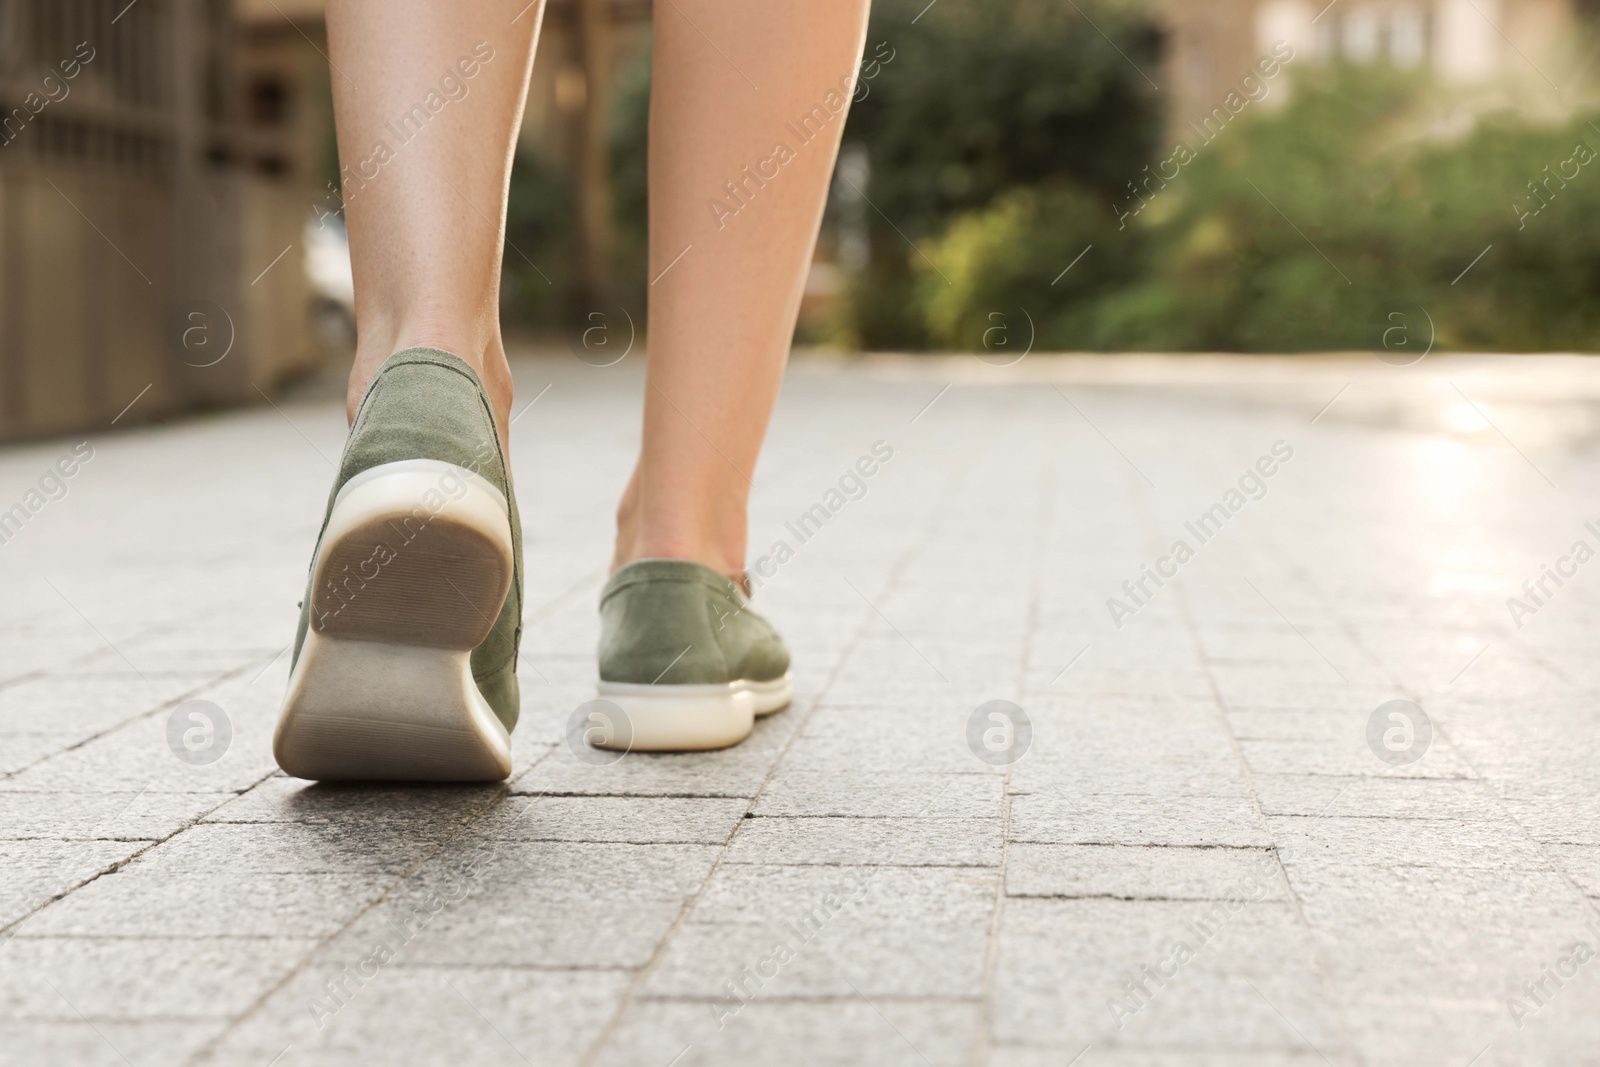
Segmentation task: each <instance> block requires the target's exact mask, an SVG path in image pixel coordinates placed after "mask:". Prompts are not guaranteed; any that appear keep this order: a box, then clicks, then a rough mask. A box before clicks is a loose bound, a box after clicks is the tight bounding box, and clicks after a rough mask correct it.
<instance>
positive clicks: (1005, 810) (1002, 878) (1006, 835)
mask: <svg viewBox="0 0 1600 1067" xmlns="http://www.w3.org/2000/svg"><path fill="white" fill-rule="evenodd" d="M1084 251H1085V252H1087V251H1088V249H1084ZM1080 258H1081V256H1080ZM1073 262H1077V261H1076V260H1074V261H1073ZM1062 273H1065V271H1063V272H1062ZM1069 403H1070V401H1069ZM1051 436H1052V437H1058V436H1059V431H1058V432H1057V433H1055V434H1052V435H1051ZM1053 454H1054V453H1050V455H1052V456H1053ZM1039 481H1040V483H1041V485H1040V492H1039V496H1038V499H1039V500H1040V501H1041V503H1040V505H1039V514H1038V518H1037V520H1036V523H1037V526H1038V529H1037V532H1036V535H1035V543H1034V548H1033V554H1032V555H1033V558H1032V560H1031V562H1030V566H1029V572H1030V574H1031V576H1032V581H1030V582H1029V583H1028V599H1027V603H1026V605H1025V607H1024V609H1023V625H1022V655H1021V656H1019V657H1018V660H1017V674H1016V681H1015V687H1014V692H1016V694H1017V696H1018V698H1019V699H1025V698H1024V696H1023V693H1024V690H1025V689H1026V687H1027V684H1028V665H1029V664H1030V663H1032V662H1033V654H1034V650H1035V648H1036V647H1037V642H1038V635H1039V616H1040V612H1041V610H1042V605H1041V601H1042V599H1043V598H1042V596H1041V588H1042V586H1043V584H1044V583H1043V582H1042V581H1041V579H1042V577H1043V575H1044V571H1045V564H1046V562H1047V561H1048V559H1049V553H1050V545H1051V534H1052V533H1054V532H1055V524H1056V464H1055V460H1054V459H1053V458H1049V459H1046V460H1045V461H1044V463H1043V465H1042V467H1041V468H1040V471H1039ZM1087 651H1089V646H1088V645H1084V646H1083V652H1079V653H1078V655H1077V656H1074V657H1073V658H1072V663H1076V662H1078V659H1079V658H1080V657H1082V655H1083V653H1084V652H1087ZM1072 663H1069V664H1067V666H1066V667H1064V668H1062V670H1061V674H1065V673H1066V672H1067V670H1068V669H1069V668H1071V666H1072ZM1061 674H1058V675H1056V678H1057V679H1059V678H1060V677H1061ZM1050 684H1051V685H1054V684H1055V682H1051V683H1050ZM1027 755H1028V754H1027V752H1026V751H1024V752H1023V754H1022V755H1021V756H1020V757H1018V759H1026V758H1027ZM1015 766H1016V761H1015V760H1014V761H1012V762H1010V763H1007V764H1006V767H1005V773H1004V774H1003V775H1002V776H1001V780H1000V825H999V827H998V828H997V829H998V830H999V831H1000V863H999V867H998V869H997V870H996V872H995V887H994V902H993V903H992V904H991V905H990V912H989V927H988V930H987V931H986V933H985V937H984V951H983V1000H982V1002H981V1004H982V1007H981V1009H980V1018H981V1019H982V1025H980V1026H979V1027H978V1028H977V1030H978V1032H977V1033H976V1034H975V1035H974V1047H973V1061H974V1063H977V1064H983V1063H986V1062H988V1058H989V1035H990V1034H992V1033H993V1032H994V987H995V975H996V972H997V971H998V970H999V967H1000V928H1001V924H1002V922H1003V921H1004V918H1005V908H1006V899H1007V897H1008V896H1009V895H1010V893H1009V888H1008V887H1007V885H1006V879H1007V877H1008V875H1009V873H1010V870H1011V867H1010V860H1011V843H1012V842H1011V801H1012V793H1011V773H1012V770H1013V768H1014V767H1015ZM918 1054H919V1055H920V1054H921V1050H920V1049H919V1050H918ZM923 1058H924V1059H926V1058H927V1057H923Z"/></svg>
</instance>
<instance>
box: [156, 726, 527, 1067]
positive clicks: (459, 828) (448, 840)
mask: <svg viewBox="0 0 1600 1067" xmlns="http://www.w3.org/2000/svg"><path fill="white" fill-rule="evenodd" d="M555 748H556V746H554V745H552V746H550V747H549V748H548V749H546V750H545V751H544V752H543V753H541V754H540V755H539V757H538V758H537V759H535V760H534V761H533V762H532V763H530V764H528V766H527V767H525V768H523V770H522V771H521V772H520V773H519V774H517V775H516V777H515V778H514V779H512V780H511V781H508V782H506V783H504V787H503V788H501V789H499V790H497V791H496V792H495V793H494V794H493V795H491V796H490V797H489V798H488V799H487V800H485V801H484V802H483V803H482V804H481V805H479V806H478V807H477V809H476V810H475V811H473V813H472V815H471V816H470V817H468V818H466V819H463V820H461V821H460V822H458V823H456V824H454V825H453V826H451V827H449V829H448V831H447V832H446V833H445V834H444V835H443V836H442V837H441V838H439V839H438V840H437V841H435V842H434V845H433V848H432V849H430V850H429V851H428V852H427V853H425V854H424V855H422V856H421V857H419V858H418V859H417V860H416V861H414V862H413V863H411V864H410V865H409V866H407V867H406V869H405V870H404V871H403V872H402V873H401V874H400V876H399V877H398V878H396V879H394V880H393V881H392V882H390V883H389V884H388V885H387V886H386V887H384V889H383V890H382V892H380V893H378V895H377V896H375V897H373V898H372V899H371V900H369V901H367V903H366V905H365V906H363V907H362V908H361V909H360V910H358V911H357V912H356V913H355V914H354V915H351V916H350V918H349V919H347V920H346V921H345V922H344V923H343V924H341V925H340V926H339V927H338V928H337V929H335V930H333V931H331V932H330V933H328V934H327V935H326V936H325V937H323V938H321V939H318V940H317V943H316V944H315V945H314V946H312V947H311V948H310V949H308V950H307V951H306V953H305V955H303V956H301V957H300V959H299V961H298V962H297V963H296V964H295V965H294V966H293V967H290V968H288V969H287V970H285V972H284V973H283V974H282V975H281V976H280V977H279V978H278V980H277V981H276V982H273V983H271V984H270V985H268V986H267V988H266V989H264V990H263V991H262V992H261V993H260V994H258V995H257V996H256V998H255V999H254V1000H252V1001H251V1002H250V1004H249V1005H247V1006H246V1007H245V1008H244V1010H243V1011H241V1012H239V1014H238V1015H236V1016H234V1017H233V1018H232V1019H230V1020H229V1021H228V1024H227V1025H226V1026H224V1027H223V1028H222V1029H220V1030H218V1031H217V1032H216V1033H215V1034H213V1035H212V1036H211V1038H210V1040H208V1041H207V1042H206V1043H205V1044H203V1045H201V1046H200V1047H199V1048H198V1049H197V1050H195V1052H194V1053H192V1054H191V1055H190V1056H189V1058H188V1059H187V1060H185V1061H184V1064H185V1067H199V1065H200V1064H203V1063H204V1062H205V1060H206V1058H207V1057H209V1056H210V1055H211V1054H212V1052H213V1051H215V1050H216V1049H217V1047H218V1046H220V1045H221V1043H222V1042H223V1041H224V1040H226V1039H227V1038H228V1037H229V1036H230V1035H231V1034H232V1033H233V1032H234V1031H235V1030H237V1029H238V1028H239V1027H240V1026H241V1025H243V1024H244V1023H245V1022H247V1021H248V1020H249V1019H250V1018H251V1017H252V1016H253V1015H254V1014H255V1013H256V1012H258V1011H260V1010H261V1009H262V1008H263V1007H264V1006H265V1005H266V1004H267V1003H268V1001H270V1000H271V999H272V998H273V997H274V996H276V995H277V993H278V991H279V990H282V989H285V988H287V987H288V985H289V983H290V982H292V981H294V979H295V978H296V977H297V976H299V975H300V974H301V972H303V971H304V970H305V969H306V968H307V967H308V966H309V965H310V964H311V962H312V960H314V959H316V958H317V957H318V956H319V955H321V954H322V953H323V952H324V951H326V950H327V949H328V948H329V947H330V946H331V945H332V944H333V943H334V942H335V941H337V940H338V939H339V938H340V937H342V936H343V935H344V933H345V932H346V931H348V930H350V929H351V928H352V927H354V926H355V924H356V923H358V922H360V921H361V919H362V918H363V917H365V916H366V915H367V914H368V913H370V912H371V911H372V910H373V909H374V908H376V907H377V906H378V905H380V904H382V903H383V902H384V901H385V900H387V899H389V896H390V895H391V894H392V893H394V892H395V890H397V889H399V888H400V887H401V886H402V885H405V884H406V883H407V882H408V881H410V879H411V876H412V875H414V874H416V873H417V872H418V871H420V870H421V869H422V868H423V867H425V866H426V865H427V864H428V863H429V861H431V860H432V859H433V858H434V857H435V856H437V855H439V854H440V853H441V852H443V851H444V850H445V849H446V848H448V847H449V846H450V845H451V844H452V843H453V842H455V841H456V840H458V839H459V838H461V837H462V836H463V835H464V834H466V833H467V831H468V830H470V829H471V828H472V827H473V826H475V825H477V823H478V821H479V820H481V819H482V818H483V817H484V816H485V815H487V814H488V813H489V812H490V811H492V810H494V809H495V808H497V807H498V806H499V805H500V804H502V803H503V802H504V801H505V798H506V797H507V796H509V795H510V788H511V786H512V785H514V784H515V782H516V781H518V780H520V779H522V778H524V777H526V776H527V775H529V774H531V773H533V771H534V770H535V769H536V768H537V767H538V766H539V765H540V764H542V763H543V762H544V761H545V760H546V759H549V758H550V754H551V753H552V752H554V751H555ZM268 777H269V778H270V777H276V774H274V775H269V776H268ZM256 784H257V785H258V786H259V785H260V783H259V782H258V783H256ZM252 788H254V787H252ZM530 809H531V805H530Z"/></svg>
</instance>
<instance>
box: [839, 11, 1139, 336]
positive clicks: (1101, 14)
mask: <svg viewBox="0 0 1600 1067" xmlns="http://www.w3.org/2000/svg"><path fill="white" fill-rule="evenodd" d="M1091 20H1092V22H1091ZM1102 33H1104V34H1105V36H1101V34H1102ZM1108 38H1109V40H1108ZM867 42H868V45H867V47H868V51H869V53H874V54H876V53H878V52H879V51H880V50H881V45H880V42H881V43H882V45H887V47H888V48H890V49H892V50H893V57H894V58H893V59H892V60H891V61H890V62H888V63H884V64H883V65H882V68H881V70H880V71H879V72H878V74H877V76H876V77H875V78H873V79H872V80H871V81H870V82H867V83H866V85H867V89H866V96H865V98H863V99H860V100H858V102H857V103H856V104H855V105H854V107H853V108H852V110H851V114H850V123H849V125H848V126H847V127H846V128H845V141H846V143H847V144H851V145H859V146H860V149H861V150H862V151H863V152H864V153H865V155H866V159H867V162H868V164H869V166H870V175H871V177H870V180H869V186H868V188H867V189H866V190H864V191H865V193H866V195H867V196H868V197H869V198H870V200H871V204H872V208H873V209H872V210H870V211H869V212H868V213H867V216H866V217H867V221H868V229H869V240H870V247H871V258H870V264H869V266H868V268H867V269H866V271H865V272H863V273H862V275H860V276H858V277H854V278H852V279H850V284H849V286H848V289H847V294H846V299H845V300H844V301H843V307H842V309H841V311H842V321H841V323H840V333H841V336H842V339H843V340H845V341H846V342H847V343H855V344H859V345H863V346H866V347H916V346H919V345H922V344H925V343H927V342H928V341H929V340H930V339H931V335H930V333H929V330H928V326H929V319H928V316H927V315H925V314H919V301H918V300H917V299H916V295H915V294H916V289H917V278H916V272H917V268H918V266H919V265H920V266H926V264H925V263H924V262H923V260H922V256H921V255H920V254H919V253H918V252H916V251H915V250H914V249H912V248H911V247H910V246H909V244H908V242H915V243H916V244H917V245H919V246H921V245H923V243H924V242H925V241H928V240H930V239H932V238H934V237H936V236H937V235H939V234H940V233H941V232H944V231H946V230H947V229H948V228H949V227H951V226H952V225H953V223H952V220H953V219H956V218H958V217H960V216H962V215H964V214H965V213H967V212H973V211H982V210H984V209H986V208H988V207H990V206H991V205H993V207H994V210H996V211H999V212H1000V213H1001V216H1002V218H1003V221H1002V226H1005V225H1011V226H1015V225H1016V224H1017V223H1018V221H1019V220H1020V219H1022V218H1024V217H1029V213H1030V212H1037V211H1040V210H1044V209H1045V207H1046V205H1048V204H1051V203H1055V202H1057V201H1060V200H1062V199H1065V200H1070V201H1072V202H1073V203H1075V204H1077V205H1078V206H1079V209H1080V210H1079V213H1078V214H1077V215H1076V217H1075V218H1074V219H1072V220H1071V221H1067V222H1063V223H1062V224H1063V225H1065V226H1066V227H1069V228H1072V229H1075V230H1079V231H1083V232H1094V231H1096V230H1097V228H1098V227H1100V226H1101V225H1102V224H1103V222H1104V220H1108V219H1110V218H1111V214H1110V203H1111V196H1112V194H1113V192H1114V191H1115V190H1116V189H1118V188H1119V187H1121V186H1122V184H1123V183H1124V182H1126V181H1127V180H1128V178H1129V177H1130V176H1132V175H1134V174H1135V173H1137V172H1138V170H1139V168H1140V167H1141V166H1142V165H1143V164H1144V163H1145V162H1146V161H1147V160H1149V159H1150V158H1151V157H1152V155H1153V154H1154V151H1155V148H1156V144H1157V142H1158V138H1159V135H1160V130H1161V125H1162V118H1161V113H1160V104H1159V101H1158V99H1157V96H1156V93H1155V90H1154V88H1153V87H1152V86H1151V84H1150V83H1149V82H1147V81H1146V80H1145V77H1144V75H1143V74H1141V73H1140V72H1139V69H1136V66H1137V68H1141V69H1143V70H1147V71H1154V70H1156V69H1157V68H1158V66H1159V56H1160V43H1161V42H1160V36H1159V34H1158V33H1157V31H1156V29H1155V26H1154V25H1153V23H1151V22H1150V21H1148V19H1147V17H1146V16H1144V15H1142V14H1139V13H1136V12H1130V11H1128V10H1127V9H1124V8H1123V7H1120V6H1116V5H1112V4H1107V3H1104V2H1098V3H1091V2H1089V0H1083V2H1082V3H1080V4H1063V3H1061V2H1059V0H940V2H939V3H937V4H935V5H934V6H933V7H931V8H927V9H922V8H921V6H920V5H917V4H900V3H880V4H877V5H875V6H874V9H873V12H872V21H871V25H870V27H869V29H868V35H867ZM1119 50H1120V53H1119ZM1024 190H1026V191H1027V192H1026V193H1025V194H1023V195H1021V196H1014V195H1012V194H1017V193H1021V192H1022V191H1024ZM1100 205H1103V206H1100ZM1097 213H1098V214H1099V215H1100V216H1103V218H1101V219H1097V218H1095V217H1094V216H1095V215H1096V214H1097ZM1031 217H1034V218H1038V216H1036V215H1035V216H1031ZM1039 221H1041V222H1042V223H1044V224H1047V225H1050V226H1055V225H1056V224H1057V223H1058V221H1060V220H1057V219H1056V218H1054V217H1052V218H1049V219H1042V218H1041V219H1039ZM1037 236H1038V237H1039V239H1040V240H1042V241H1044V242H1046V243H1051V242H1063V241H1064V240H1065V239H1064V237H1063V236H1062V235H1061V234H1060V233H1048V234H1046V233H1040V234H1038V235H1037ZM975 238H976V235H975V234H973V233H972V232H971V231H970V228H969V229H968V230H966V231H964V233H963V234H962V235H959V236H958V235H952V239H955V240H957V241H962V240H965V241H967V242H971V241H972V240H974V239H975ZM1081 247H1082V244H1079V245H1078V246H1077V248H1081ZM1077 248H1074V249H1073V252H1074V253H1076V251H1077ZM924 251H927V249H926V248H924ZM1019 251H1021V250H1019ZM1021 254H1022V255H1023V256H1024V257H1030V256H1041V255H1044V254H1046V249H1044V248H1038V249H1033V250H1029V251H1021ZM933 258H934V259H935V261H936V262H937V261H938V257H936V256H935V257H933ZM1002 258H1003V256H1002ZM1069 258H1070V257H1069ZM1063 263H1064V261H1063ZM1057 269H1058V270H1059V269H1060V268H1059V267H1058V268H1057ZM946 273H947V274H948V273H949V272H948V271H946ZM1052 276H1053V272H1052ZM936 280H937V279H936ZM952 281H953V279H952ZM940 284H943V283H942V282H941V283H940ZM1011 303H1013V304H1014V303H1015V301H1011ZM943 314H945V318H946V319H947V320H948V319H949V318H950V314H951V313H948V312H946V313H943ZM956 317H960V316H959V314H957V315H956Z"/></svg>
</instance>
